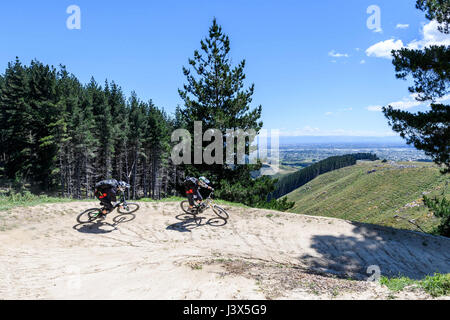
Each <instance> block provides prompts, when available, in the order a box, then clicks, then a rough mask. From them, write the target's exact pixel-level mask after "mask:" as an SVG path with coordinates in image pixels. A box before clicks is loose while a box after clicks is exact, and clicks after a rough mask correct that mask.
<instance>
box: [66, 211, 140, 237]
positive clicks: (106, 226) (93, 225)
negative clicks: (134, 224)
mask: <svg viewBox="0 0 450 320" xmlns="http://www.w3.org/2000/svg"><path fill="white" fill-rule="evenodd" d="M135 218H136V215H134V214H132V213H125V214H119V215H117V216H115V217H114V218H113V222H114V223H113V224H111V223H108V222H106V221H104V220H101V219H96V220H94V221H90V222H84V223H78V224H76V225H74V226H73V227H72V228H73V229H74V230H76V231H78V232H81V233H92V234H104V233H110V232H113V231H115V230H117V226H118V225H119V224H121V223H126V222H130V221H133V220H134V219H135Z"/></svg>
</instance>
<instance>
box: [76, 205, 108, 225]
mask: <svg viewBox="0 0 450 320" xmlns="http://www.w3.org/2000/svg"><path fill="white" fill-rule="evenodd" d="M101 213H102V210H101V209H99V208H92V209H87V210H86V211H83V212H82V213H80V214H79V215H78V217H77V221H78V223H81V224H83V223H89V222H92V221H94V220H95V219H97V218H98V217H99V216H100V214H101Z"/></svg>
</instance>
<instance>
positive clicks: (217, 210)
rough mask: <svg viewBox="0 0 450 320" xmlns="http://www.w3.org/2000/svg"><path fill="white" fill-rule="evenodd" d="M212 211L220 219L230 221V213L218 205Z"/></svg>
mask: <svg viewBox="0 0 450 320" xmlns="http://www.w3.org/2000/svg"><path fill="white" fill-rule="evenodd" d="M211 208H212V210H213V211H214V213H215V214H216V215H217V216H218V217H219V218H222V219H224V220H226V219H228V218H229V217H230V216H229V215H228V212H226V211H225V209H224V208H221V207H219V206H217V205H214V206H212V207H211Z"/></svg>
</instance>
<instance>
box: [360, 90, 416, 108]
mask: <svg viewBox="0 0 450 320" xmlns="http://www.w3.org/2000/svg"><path fill="white" fill-rule="evenodd" d="M416 97H417V94H411V95H409V97H407V98H403V99H402V100H400V101H394V102H390V103H388V104H386V105H385V106H388V105H389V106H391V107H393V108H394V109H398V110H406V109H411V108H413V107H417V106H420V105H423V104H424V103H423V102H421V101H417V100H416ZM382 107H383V106H380V105H372V106H368V107H367V108H366V109H367V110H369V111H381V108H382Z"/></svg>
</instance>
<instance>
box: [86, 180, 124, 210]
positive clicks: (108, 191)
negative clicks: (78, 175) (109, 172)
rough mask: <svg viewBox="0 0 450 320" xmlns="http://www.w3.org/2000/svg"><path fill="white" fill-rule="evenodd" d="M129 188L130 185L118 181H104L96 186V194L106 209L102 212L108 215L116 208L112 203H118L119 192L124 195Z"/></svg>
mask: <svg viewBox="0 0 450 320" xmlns="http://www.w3.org/2000/svg"><path fill="white" fill-rule="evenodd" d="M129 187H130V185H129V184H128V183H126V182H125V181H117V180H116V179H109V180H102V181H100V182H98V183H97V184H96V185H95V192H94V194H95V196H96V197H97V199H98V200H100V204H101V205H103V206H104V207H105V208H104V210H103V211H102V214H103V215H107V214H108V213H110V212H111V211H112V210H113V209H114V208H115V205H113V204H112V201H114V202H116V201H117V197H116V195H117V192H122V193H123V192H125V189H126V188H129Z"/></svg>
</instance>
